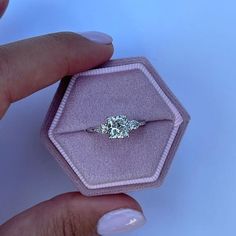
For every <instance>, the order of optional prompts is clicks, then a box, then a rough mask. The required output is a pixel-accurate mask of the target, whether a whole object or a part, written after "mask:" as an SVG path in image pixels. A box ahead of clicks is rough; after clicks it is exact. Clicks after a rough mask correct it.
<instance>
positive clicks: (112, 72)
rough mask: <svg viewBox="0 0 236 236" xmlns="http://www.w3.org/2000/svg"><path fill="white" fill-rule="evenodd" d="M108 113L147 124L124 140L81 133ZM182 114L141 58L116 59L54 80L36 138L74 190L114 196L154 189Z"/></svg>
mask: <svg viewBox="0 0 236 236" xmlns="http://www.w3.org/2000/svg"><path fill="white" fill-rule="evenodd" d="M113 115H126V116H127V117H128V118H129V120H133V119H134V120H145V121H147V123H146V125H144V126H142V127H139V128H138V129H137V130H134V131H131V133H130V137H128V138H124V139H109V138H108V136H107V135H104V134H99V133H89V132H86V129H87V128H90V127H97V126H99V125H100V124H102V123H104V121H105V119H106V118H107V117H109V116H113ZM189 119H190V117H189V115H188V113H187V112H186V111H185V109H184V108H183V106H182V105H181V104H180V102H179V101H178V100H177V99H176V97H175V96H174V95H173V93H172V92H171V91H170V89H169V88H168V87H167V86H166V84H165V83H164V82H163V80H162V79H161V78H160V76H159V75H158V74H157V72H156V71H155V69H154V68H153V66H152V65H151V64H150V63H149V61H148V60H147V59H146V58H143V57H136V58H126V59H117V60H111V61H109V62H107V63H106V64H104V65H102V66H100V67H99V68H95V69H92V70H89V71H86V72H82V73H79V74H77V75H74V76H73V77H72V78H71V79H68V78H67V79H63V80H62V81H61V83H60V85H59V87H58V90H57V92H56V94H55V96H54V99H53V101H52V104H51V106H50V108H49V111H48V113H47V116H46V118H45V121H44V123H43V126H42V130H41V137H42V139H43V141H44V144H45V145H46V147H47V148H48V150H49V151H50V153H51V154H52V155H53V156H54V157H55V159H56V160H57V161H58V163H59V164H60V166H61V167H62V168H63V169H64V171H65V172H66V173H67V174H68V175H69V177H70V178H71V179H72V181H73V182H74V183H75V185H76V187H77V188H78V190H79V191H80V192H81V193H82V194H84V195H88V196H93V195H103V194H114V193H121V192H128V191H133V190H137V189H142V188H146V187H154V186H159V185H160V184H161V183H162V181H163V180H164V177H165V176H166V174H167V171H168V169H169V167H170V163H171V161H172V159H173V157H174V154H175V152H176V149H177V147H178V145H179V142H180V140H181V138H182V136H183V133H184V131H185V129H186V126H187V124H188V121H189Z"/></svg>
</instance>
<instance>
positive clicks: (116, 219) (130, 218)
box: [97, 209, 146, 235]
mask: <svg viewBox="0 0 236 236" xmlns="http://www.w3.org/2000/svg"><path fill="white" fill-rule="evenodd" d="M145 222H146V219H145V217H144V215H143V214H142V213H141V212H139V211H136V210H132V209H118V210H114V211H111V212H108V213H106V214H105V215H103V216H102V217H101V218H100V220H99V221H98V225H97V232H98V234H99V235H113V234H116V233H124V232H128V231H131V230H134V229H137V228H139V227H141V226H143V225H144V224H145Z"/></svg>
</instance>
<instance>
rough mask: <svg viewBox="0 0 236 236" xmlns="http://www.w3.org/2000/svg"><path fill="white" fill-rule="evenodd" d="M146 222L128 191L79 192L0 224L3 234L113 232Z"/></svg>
mask: <svg viewBox="0 0 236 236" xmlns="http://www.w3.org/2000/svg"><path fill="white" fill-rule="evenodd" d="M144 223H145V218H144V216H143V214H142V210H141V208H140V206H139V204H138V203H137V202H136V201H135V200H134V199H132V198H131V197H129V196H127V195H125V194H118V195H106V196H96V197H85V196H83V195H81V194H80V193H76V192H75V193H66V194H63V195H60V196H57V197H55V198H53V199H51V200H48V201H45V202H43V203H40V204H38V205H36V206H34V207H32V208H30V209H28V210H26V211H25V212H23V213H21V214H19V215H17V216H15V217H14V218H12V219H10V220H9V221H7V222H6V223H5V224H3V225H2V226H1V227H0V235H2V236H5V235H11V236H15V235H17V236H18V235H21V236H28V235H29V236H32V235H35V236H40V235H43V236H54V235H56V236H64V235H68V236H69V235H82V236H87V235H88V236H90V235H112V234H114V233H122V232H126V231H129V230H132V229H135V228H137V227H139V226H142V225H143V224H144Z"/></svg>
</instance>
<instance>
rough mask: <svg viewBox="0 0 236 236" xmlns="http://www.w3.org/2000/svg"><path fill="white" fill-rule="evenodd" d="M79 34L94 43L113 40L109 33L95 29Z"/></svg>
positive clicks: (108, 42)
mask: <svg viewBox="0 0 236 236" xmlns="http://www.w3.org/2000/svg"><path fill="white" fill-rule="evenodd" d="M81 35H82V36H83V37H85V38H87V39H89V40H91V41H93V42H95V43H100V44H111V43H112V41H113V39H112V37H111V36H110V35H108V34H105V33H102V32H97V31H88V32H83V33H81Z"/></svg>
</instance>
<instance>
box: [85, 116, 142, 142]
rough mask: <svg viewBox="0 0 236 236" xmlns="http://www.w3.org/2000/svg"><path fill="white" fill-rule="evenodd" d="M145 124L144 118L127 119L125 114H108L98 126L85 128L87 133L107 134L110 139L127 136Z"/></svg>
mask: <svg viewBox="0 0 236 236" xmlns="http://www.w3.org/2000/svg"><path fill="white" fill-rule="evenodd" d="M145 124H146V121H145V120H141V121H137V120H128V118H127V117H126V116H125V115H117V116H110V117H108V118H106V120H105V123H104V124H101V125H100V126H98V127H91V128H88V129H86V131H87V132H89V133H99V134H107V135H108V136H109V138H111V139H117V138H126V137H129V132H130V131H132V130H135V129H138V128H139V127H140V126H144V125H145Z"/></svg>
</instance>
